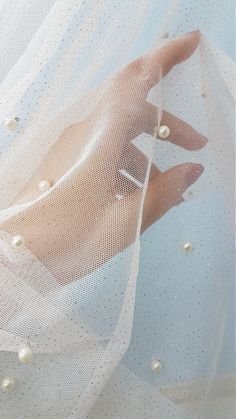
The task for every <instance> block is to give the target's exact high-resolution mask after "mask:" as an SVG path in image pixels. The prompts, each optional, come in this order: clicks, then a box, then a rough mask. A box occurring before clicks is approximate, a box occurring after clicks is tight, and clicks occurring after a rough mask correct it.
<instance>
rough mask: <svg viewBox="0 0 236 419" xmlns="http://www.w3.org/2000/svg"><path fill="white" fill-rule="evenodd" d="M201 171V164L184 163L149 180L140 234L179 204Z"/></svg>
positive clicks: (202, 169) (202, 168)
mask: <svg viewBox="0 0 236 419" xmlns="http://www.w3.org/2000/svg"><path fill="white" fill-rule="evenodd" d="M203 171H204V167H203V166H202V165H201V164H194V163H184V164H179V165H178V166H174V167H172V168H171V169H168V170H166V171H165V172H163V173H162V174H160V175H159V176H157V177H155V178H153V179H152V180H150V181H149V184H148V188H147V192H146V196H145V201H144V208H143V218H142V232H143V231H144V230H145V229H146V228H148V227H149V226H150V225H151V224H153V223H154V222H155V221H157V220H158V219H159V218H160V217H162V215H164V214H165V213H166V212H167V211H169V210H170V209H171V208H172V207H173V206H175V205H177V204H178V203H180V202H181V201H182V200H183V199H182V194H183V193H184V192H185V191H186V190H187V189H188V187H189V186H190V185H192V184H193V183H194V182H196V180H197V179H198V178H199V176H201V174H202V173H203Z"/></svg>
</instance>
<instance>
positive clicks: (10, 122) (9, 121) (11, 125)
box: [4, 118, 19, 131]
mask: <svg viewBox="0 0 236 419" xmlns="http://www.w3.org/2000/svg"><path fill="white" fill-rule="evenodd" d="M18 121H19V119H18V118H6V119H5V121H4V125H5V127H6V128H7V129H9V130H10V131H13V130H14V129H16V127H17V123H18Z"/></svg>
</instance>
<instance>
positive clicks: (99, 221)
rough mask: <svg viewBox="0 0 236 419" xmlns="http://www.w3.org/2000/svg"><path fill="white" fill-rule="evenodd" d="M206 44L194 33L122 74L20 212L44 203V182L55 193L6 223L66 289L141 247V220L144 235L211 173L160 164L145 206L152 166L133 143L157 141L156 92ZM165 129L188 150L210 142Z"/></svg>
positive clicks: (55, 156) (30, 188)
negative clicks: (143, 138) (151, 98)
mask: <svg viewBox="0 0 236 419" xmlns="http://www.w3.org/2000/svg"><path fill="white" fill-rule="evenodd" d="M199 37H200V35H199V32H193V33H190V34H187V35H186V36H184V37H181V38H178V39H175V40H172V41H168V42H167V43H166V44H164V45H163V46H162V47H161V48H159V49H155V50H153V51H151V52H149V53H148V54H146V55H144V56H142V57H140V58H138V59H136V60H135V61H134V62H132V63H130V64H129V65H128V66H126V67H125V68H124V69H122V70H121V71H120V72H119V73H117V74H116V75H115V76H114V77H113V78H112V79H111V80H110V82H109V84H108V86H109V87H108V89H107V90H106V92H105V94H104V95H103V97H102V99H101V101H100V102H99V104H98V106H97V107H96V108H95V110H94V111H93V112H92V113H91V114H90V115H89V116H88V117H87V118H86V119H85V120H84V121H82V122H79V123H76V124H74V125H71V126H69V127H67V128H66V129H65V130H64V131H63V132H62V134H61V135H60V137H59V139H58V141H57V142H56V144H55V145H54V146H53V147H52V148H51V149H50V152H49V153H48V155H47V156H46V158H45V160H44V161H43V162H42V165H41V166H40V168H39V169H38V170H37V172H36V173H35V175H34V176H33V177H32V178H31V180H30V182H29V183H28V184H27V185H26V187H25V189H24V190H23V191H22V193H21V194H20V195H19V196H18V197H17V199H16V201H15V202H14V204H19V203H22V202H26V201H30V200H32V199H34V198H35V197H36V196H37V195H39V192H38V190H37V185H38V183H39V182H40V181H41V180H42V179H49V180H50V183H51V184H52V185H53V188H52V189H51V190H50V192H49V193H47V194H45V196H42V198H41V199H40V200H37V201H35V202H34V203H33V204H32V205H31V206H29V207H28V208H26V209H25V210H23V212H20V213H19V214H17V215H15V216H13V217H12V218H11V219H10V220H8V221H6V222H4V223H2V226H1V227H2V229H3V230H5V231H7V232H8V233H9V234H11V235H13V236H15V235H17V234H22V235H23V236H24V239H25V246H26V248H27V249H29V250H30V252H31V253H33V255H35V256H36V257H37V258H38V259H39V260H40V261H41V262H42V263H43V264H44V266H46V267H47V268H48V269H49V271H50V272H51V273H52V274H53V275H54V277H55V278H56V279H57V280H58V281H59V282H60V283H67V282H70V281H72V280H74V279H76V278H78V277H81V276H83V275H85V274H87V273H89V272H91V271H92V270H94V269H96V268H97V267H99V266H101V265H102V264H103V263H104V262H105V261H107V260H109V259H110V258H111V257H112V256H114V255H115V254H117V253H118V252H120V251H122V250H123V249H124V248H126V247H127V246H128V245H130V244H131V243H132V242H134V240H135V237H136V235H137V230H138V223H139V217H140V214H141V216H142V223H141V232H143V231H144V230H145V229H146V228H148V227H149V226H150V225H151V224H153V223H154V222H155V221H157V220H158V219H159V218H160V217H161V216H162V215H164V214H165V213H166V212H167V211H169V210H170V208H172V207H173V206H175V205H177V204H178V203H180V202H181V201H182V194H183V193H184V192H185V190H186V189H187V188H188V187H189V186H190V185H191V184H192V183H194V182H195V181H196V180H197V178H198V177H199V176H200V175H201V173H202V172H203V167H202V166H201V165H200V164H199V165H196V164H193V163H184V164H180V165H177V166H174V167H172V168H171V169H168V170H167V171H165V172H163V173H161V172H160V170H159V169H158V168H157V167H156V166H155V165H153V164H152V166H151V171H150V176H149V180H148V185H147V190H146V194H145V199H144V202H143V205H142V197H143V184H144V182H145V179H146V176H147V171H148V158H147V157H146V156H145V155H144V154H143V153H142V152H141V151H140V150H138V148H137V147H136V146H135V145H134V144H133V143H132V140H134V139H135V138H136V137H137V136H138V135H139V134H141V133H147V134H149V135H153V133H154V131H155V127H156V125H157V121H158V115H159V110H158V109H157V108H156V107H155V106H154V105H152V104H150V103H149V102H147V100H146V99H147V95H148V92H149V91H150V89H151V88H152V87H153V86H155V85H156V84H157V83H158V82H159V81H160V79H161V78H162V77H164V76H165V75H166V74H167V73H168V72H169V71H170V70H171V69H172V68H173V66H174V65H176V64H178V63H180V62H182V61H184V60H186V59H187V58H188V57H189V56H190V55H191V54H192V53H193V52H194V51H195V49H196V47H197V46H198V43H199ZM161 125H167V126H168V127H169V128H170V135H169V136H168V138H167V141H170V142H172V143H174V144H176V145H178V146H180V147H183V148H186V149H188V150H197V149H200V148H202V147H203V146H204V145H205V144H206V142H207V140H206V138H205V137H203V136H202V135H201V134H199V133H198V132H196V131H195V130H194V129H193V128H191V127H190V126H189V125H188V124H186V123H185V122H183V121H181V120H180V119H178V118H176V117H175V116H173V115H171V114H169V113H168V112H165V111H163V112H162V119H161ZM186 132H187V133H188V137H187V136H186ZM183 133H184V134H183ZM72 167H74V170H73V171H72V172H71V174H70V175H68V176H67V177H66V178H65V180H64V182H60V180H61V178H62V176H64V175H65V173H68V171H70V170H71V168H72ZM124 171H125V173H129V174H130V175H131V178H127V176H125V175H124ZM132 179H135V180H137V182H133V180H132ZM57 185H58V187H56V186H57Z"/></svg>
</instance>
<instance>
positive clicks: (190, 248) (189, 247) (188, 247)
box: [184, 243, 193, 252]
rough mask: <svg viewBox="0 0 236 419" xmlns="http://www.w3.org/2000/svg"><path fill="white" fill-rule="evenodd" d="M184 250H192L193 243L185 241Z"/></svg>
mask: <svg viewBox="0 0 236 419" xmlns="http://www.w3.org/2000/svg"><path fill="white" fill-rule="evenodd" d="M184 250H186V252H190V251H191V250H193V246H192V244H191V243H185V244H184Z"/></svg>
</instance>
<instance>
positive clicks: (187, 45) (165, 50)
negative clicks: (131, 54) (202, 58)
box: [118, 31, 200, 94]
mask: <svg viewBox="0 0 236 419" xmlns="http://www.w3.org/2000/svg"><path fill="white" fill-rule="evenodd" d="M199 41H200V32H199V31H193V32H189V33H188V34H186V35H184V36H182V37H179V38H176V39H173V40H170V41H167V42H165V43H164V44H163V45H162V46H161V47H159V48H156V49H154V50H152V51H150V52H148V53H147V54H145V55H142V56H141V57H139V58H137V59H136V60H135V61H133V62H132V63H130V64H128V66H127V67H125V68H124V69H123V70H121V72H120V73H119V74H118V78H121V79H122V81H123V83H125V82H127V83H128V84H129V85H132V81H131V80H132V79H133V80H134V82H138V81H143V82H144V90H145V93H146V94H147V93H148V91H149V90H150V89H151V88H152V87H153V86H154V85H155V84H156V83H158V82H159V81H160V79H161V78H162V77H164V76H165V75H166V74H167V73H169V71H170V70H171V69H172V68H173V67H174V66H175V65H177V64H179V63H181V62H182V61H185V60H187V59H188V58H189V57H190V56H191V55H192V54H193V53H194V51H195V50H196V48H197V46H198V44H199Z"/></svg>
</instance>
